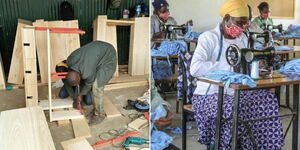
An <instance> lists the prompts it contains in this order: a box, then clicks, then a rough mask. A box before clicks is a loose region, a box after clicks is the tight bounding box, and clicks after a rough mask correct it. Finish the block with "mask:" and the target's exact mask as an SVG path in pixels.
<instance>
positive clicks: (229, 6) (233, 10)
mask: <svg viewBox="0 0 300 150" xmlns="http://www.w3.org/2000/svg"><path fill="white" fill-rule="evenodd" d="M226 14H229V15H230V16H232V17H249V8H248V6H247V4H246V3H245V2H244V1H243V0H226V2H225V3H224V4H223V5H222V6H221V9H220V15H221V16H222V17H224V16H225V15H226Z"/></svg>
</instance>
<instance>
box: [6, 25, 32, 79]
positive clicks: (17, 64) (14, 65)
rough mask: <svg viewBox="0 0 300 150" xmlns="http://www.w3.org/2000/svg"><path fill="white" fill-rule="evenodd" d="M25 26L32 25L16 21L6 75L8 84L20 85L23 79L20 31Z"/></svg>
mask: <svg viewBox="0 0 300 150" xmlns="http://www.w3.org/2000/svg"><path fill="white" fill-rule="evenodd" d="M26 25H32V23H31V22H30V21H26V20H22V19H18V26H17V31H16V37H15V44H14V49H13V54H12V59H11V64H10V70H9V74H8V80H7V82H8V83H12V84H22V82H23V78H24V73H23V72H24V68H23V67H24V66H23V51H22V47H23V44H22V33H21V32H22V31H21V29H22V28H23V27H24V26H26Z"/></svg>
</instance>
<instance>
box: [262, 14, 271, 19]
mask: <svg viewBox="0 0 300 150" xmlns="http://www.w3.org/2000/svg"><path fill="white" fill-rule="evenodd" d="M260 16H261V18H263V19H268V18H269V17H270V13H263V14H261V15H260Z"/></svg>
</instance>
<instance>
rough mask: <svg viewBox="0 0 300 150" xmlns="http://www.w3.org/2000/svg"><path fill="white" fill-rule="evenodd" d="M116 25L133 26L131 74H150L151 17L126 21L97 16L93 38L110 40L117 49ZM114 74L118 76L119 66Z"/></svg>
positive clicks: (131, 35)
mask: <svg viewBox="0 0 300 150" xmlns="http://www.w3.org/2000/svg"><path fill="white" fill-rule="evenodd" d="M116 26H130V27H131V33H130V48H129V65H128V70H129V74H130V75H144V74H149V58H150V54H149V51H150V45H149V40H150V38H149V18H148V17H141V18H135V19H134V20H129V21H128V20H126V21H125V20H109V19H107V16H97V18H96V19H95V20H94V22H93V28H94V29H93V40H94V41H97V40H99V41H105V42H108V43H110V44H112V45H113V46H114V48H115V49H116V50H117V47H118V46H117V31H116ZM117 51H118V50H117ZM114 76H118V66H117V71H116V73H115V75H114Z"/></svg>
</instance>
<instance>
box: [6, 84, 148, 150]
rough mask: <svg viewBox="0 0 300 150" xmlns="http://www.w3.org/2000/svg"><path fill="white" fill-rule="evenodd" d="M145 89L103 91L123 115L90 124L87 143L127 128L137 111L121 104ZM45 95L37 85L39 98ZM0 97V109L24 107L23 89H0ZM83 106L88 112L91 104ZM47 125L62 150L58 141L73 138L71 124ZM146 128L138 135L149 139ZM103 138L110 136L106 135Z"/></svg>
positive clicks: (117, 145) (108, 148) (106, 149)
mask: <svg viewBox="0 0 300 150" xmlns="http://www.w3.org/2000/svg"><path fill="white" fill-rule="evenodd" d="M146 90H147V87H135V88H127V89H119V90H113V91H107V92H105V95H107V96H108V98H109V99H110V100H111V101H112V103H113V104H114V105H115V106H116V107H117V108H118V110H119V111H120V112H121V113H122V114H123V116H122V117H116V118H111V119H105V120H104V121H103V122H102V123H100V124H98V125H95V126H90V129H91V134H92V138H89V139H87V140H88V141H89V143H90V144H91V145H92V144H94V143H95V142H96V141H99V140H101V139H100V138H99V135H100V134H102V133H104V132H107V131H109V130H111V129H114V130H120V129H125V128H127V124H128V123H130V122H131V121H132V119H130V118H129V117H128V115H129V114H138V112H137V111H134V110H130V111H127V110H124V109H123V106H125V105H126V102H127V99H136V98H138V97H141V96H142V95H143V93H144V92H145V91H146ZM58 91H59V89H53V93H57V92H58ZM46 95H48V92H47V87H46V86H42V87H39V99H46ZM0 99H1V103H0V111H4V110H10V109H16V108H22V107H25V96H24V89H14V90H12V91H3V90H2V91H0ZM84 108H85V112H89V111H91V109H92V107H91V106H84ZM45 115H46V118H47V119H48V112H45ZM48 125H49V128H50V131H51V135H52V138H53V141H54V144H55V147H56V150H63V148H62V146H61V144H60V143H61V142H63V141H66V140H70V139H73V138H74V133H73V128H72V126H71V124H69V125H66V126H61V127H58V125H57V123H56V122H52V123H49V122H48ZM148 130H149V127H146V128H144V129H142V130H141V132H140V137H142V138H145V139H149V131H148ZM103 138H112V137H111V136H108V135H107V136H104V137H103ZM121 144H122V143H114V144H113V145H114V146H113V145H111V144H110V145H107V146H105V147H101V148H97V149H96V150H122V149H123V148H122V147H121V146H120V145H121ZM143 147H148V145H143Z"/></svg>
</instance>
